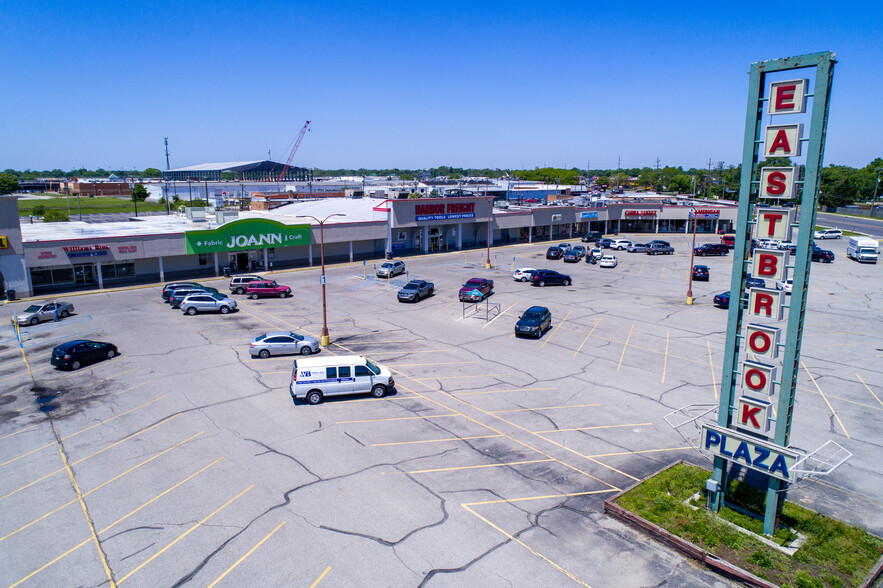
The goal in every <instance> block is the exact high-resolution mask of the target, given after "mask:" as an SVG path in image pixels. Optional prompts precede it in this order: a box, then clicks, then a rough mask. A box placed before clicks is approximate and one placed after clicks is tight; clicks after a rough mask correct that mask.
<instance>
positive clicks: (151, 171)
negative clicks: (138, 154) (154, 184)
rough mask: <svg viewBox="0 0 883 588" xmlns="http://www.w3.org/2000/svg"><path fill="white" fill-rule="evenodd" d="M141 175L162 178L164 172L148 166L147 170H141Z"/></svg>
mask: <svg viewBox="0 0 883 588" xmlns="http://www.w3.org/2000/svg"><path fill="white" fill-rule="evenodd" d="M141 177H143V178H161V177H162V172H161V171H159V170H158V169H157V168H155V167H148V168H147V169H146V170H144V171H143V172H141Z"/></svg>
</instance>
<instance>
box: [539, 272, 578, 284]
mask: <svg viewBox="0 0 883 588" xmlns="http://www.w3.org/2000/svg"><path fill="white" fill-rule="evenodd" d="M571 282H572V280H571V279H570V276H566V275H564V274H559V273H558V272H556V271H553V270H537V271H535V272H533V273H532V274H530V283H531V285H533V286H540V287H543V286H546V285H552V284H561V285H562V286H569V285H570V284H571Z"/></svg>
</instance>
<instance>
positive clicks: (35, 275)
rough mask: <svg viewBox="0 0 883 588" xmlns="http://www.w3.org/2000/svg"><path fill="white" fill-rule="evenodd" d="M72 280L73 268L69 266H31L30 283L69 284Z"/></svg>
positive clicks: (42, 284)
mask: <svg viewBox="0 0 883 588" xmlns="http://www.w3.org/2000/svg"><path fill="white" fill-rule="evenodd" d="M73 281H74V270H73V268H70V267H60V268H54V269H50V268H36V267H35V268H31V284H33V285H34V286H49V285H51V284H69V283H71V282H73Z"/></svg>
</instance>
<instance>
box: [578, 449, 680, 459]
mask: <svg viewBox="0 0 883 588" xmlns="http://www.w3.org/2000/svg"><path fill="white" fill-rule="evenodd" d="M684 449H696V448H695V447H668V448H666V449H643V450H641V451H619V452H617V453H598V454H596V455H590V456H589V457H593V458H594V457H614V456H617V455H638V454H640V453H659V452H660V451H682V450H684Z"/></svg>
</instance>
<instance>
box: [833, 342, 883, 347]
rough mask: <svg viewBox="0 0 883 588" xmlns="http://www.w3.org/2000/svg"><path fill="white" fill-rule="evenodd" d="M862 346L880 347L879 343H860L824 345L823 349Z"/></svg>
mask: <svg viewBox="0 0 883 588" xmlns="http://www.w3.org/2000/svg"><path fill="white" fill-rule="evenodd" d="M863 345H864V346H867V347H876V346H877V345H880V343H879V342H877V341H862V342H860V343H826V344H825V345H823V347H860V346H863Z"/></svg>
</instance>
